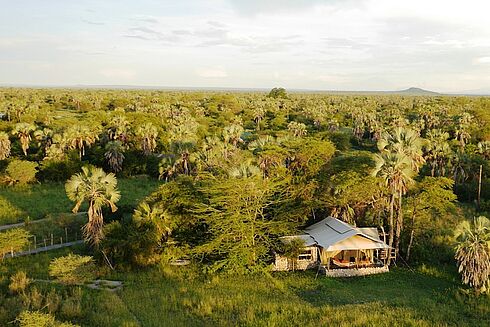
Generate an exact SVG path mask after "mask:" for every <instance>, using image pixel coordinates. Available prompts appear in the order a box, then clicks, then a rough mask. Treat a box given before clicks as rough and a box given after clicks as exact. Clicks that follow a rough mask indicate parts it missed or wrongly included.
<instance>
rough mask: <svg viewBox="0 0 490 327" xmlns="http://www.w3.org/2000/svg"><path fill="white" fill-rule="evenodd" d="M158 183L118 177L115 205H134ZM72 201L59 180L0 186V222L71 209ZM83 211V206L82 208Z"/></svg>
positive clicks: (15, 220)
mask: <svg viewBox="0 0 490 327" xmlns="http://www.w3.org/2000/svg"><path fill="white" fill-rule="evenodd" d="M159 184H160V182H158V181H156V180H153V179H142V178H132V179H120V180H118V185H119V190H120V191H121V200H120V201H119V203H118V206H120V207H122V208H125V207H134V206H136V205H137V204H138V203H139V202H140V201H141V200H142V199H144V198H145V197H146V196H147V195H148V194H150V193H151V192H152V191H153V190H155V189H156V188H157V187H158V185H159ZM72 208H73V203H72V202H71V201H70V200H69V199H68V198H67V196H66V193H65V185H64V184H62V183H44V184H35V185H30V186H28V187H24V188H12V187H1V188H0V225H5V224H10V223H16V222H22V221H25V219H26V218H27V217H29V218H30V219H31V220H36V219H41V218H44V217H45V216H46V215H48V214H53V215H55V214H57V213H68V212H71V209H72ZM82 210H83V208H82Z"/></svg>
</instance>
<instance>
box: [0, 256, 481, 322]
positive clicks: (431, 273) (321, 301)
mask: <svg viewBox="0 0 490 327" xmlns="http://www.w3.org/2000/svg"><path fill="white" fill-rule="evenodd" d="M66 252H67V251H61V252H60V251H57V252H55V253H50V254H39V255H36V256H33V257H24V258H18V259H16V260H15V261H14V260H11V261H9V262H8V263H7V264H6V265H4V266H3V267H2V268H1V269H2V274H4V276H5V275H8V274H9V273H13V272H15V271H18V270H24V271H26V272H27V274H28V276H31V278H39V279H47V278H48V265H49V263H50V260H51V259H52V258H55V257H59V256H61V255H63V254H65V253H66ZM7 271H8V273H7ZM106 277H107V278H110V279H115V280H122V281H124V289H123V290H122V291H120V292H118V293H111V292H107V291H97V290H90V289H88V288H82V292H83V295H82V296H81V297H80V306H81V308H80V311H79V312H78V314H77V315H76V316H75V317H70V316H69V314H67V313H68V311H67V309H66V308H65V309H64V310H63V309H62V306H63V305H62V304H61V303H60V304H59V306H60V307H59V308H57V310H54V312H56V316H57V317H59V319H60V320H71V321H73V322H74V323H78V324H81V325H83V326H114V327H115V326H136V325H138V323H139V324H141V325H143V326H162V325H173V326H189V325H192V326H204V325H206V326H209V325H211V326H213V325H219V326H223V325H230V324H235V325H245V326H271V325H276V326H291V325H298V324H306V325H333V326H338V325H344V326H351V325H356V326H365V325H377V326H389V325H417V326H434V325H440V326H443V325H452V326H484V325H487V324H488V323H490V321H489V317H490V311H489V310H490V302H489V299H488V298H481V297H480V298H478V299H472V298H470V297H468V295H466V294H464V293H462V292H460V290H459V280H458V277H457V274H456V271H455V268H454V267H451V268H443V267H440V268H435V267H428V266H421V267H419V268H417V269H416V270H415V271H411V270H408V269H400V268H395V269H394V270H393V271H392V272H390V273H389V274H383V275H374V276H369V277H362V278H350V279H331V278H325V277H318V278H316V279H315V272H314V271H312V272H306V273H305V272H297V273H280V274H274V275H273V276H264V275H246V276H224V275H219V276H218V275H214V276H213V275H203V274H202V273H201V272H200V271H198V270H197V269H194V268H189V267H173V268H170V267H162V268H152V269H145V270H141V271H138V272H120V273H113V274H109V275H107V276H106ZM7 285H8V281H7V279H6V278H4V279H3V280H2V282H1V284H0V287H1V288H0V289H1V290H2V293H1V294H7V289H6V287H7ZM33 287H36V288H37V289H39V290H40V292H41V293H42V294H44V295H47V294H49V292H50V289H55V290H56V292H57V293H59V294H65V295H64V296H67V297H69V298H72V301H74V300H73V298H74V297H75V296H74V295H73V294H74V293H76V292H77V291H76V290H77V287H76V286H61V285H57V284H56V285H51V284H46V283H41V282H37V283H33V285H32V284H31V286H30V289H31V290H32V288H33ZM9 298H11V296H9V295H4V296H3V297H2V296H0V306H1V307H3V308H5V310H3V311H1V312H2V313H1V315H0V322H2V323H4V322H6V321H9V319H13V318H14V317H15V316H16V314H17V313H18V312H19V311H20V310H21V308H20V307H13V305H14V304H16V303H18V302H12V301H11V300H9ZM8 309H11V310H12V311H11V312H10V311H8Z"/></svg>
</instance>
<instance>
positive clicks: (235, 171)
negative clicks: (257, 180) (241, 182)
mask: <svg viewBox="0 0 490 327" xmlns="http://www.w3.org/2000/svg"><path fill="white" fill-rule="evenodd" d="M228 174H229V175H230V176H231V177H233V178H248V177H253V176H258V175H260V174H261V171H260V169H259V167H257V166H255V165H254V164H252V162H251V161H247V162H243V163H241V164H240V166H238V167H234V168H232V169H230V171H229V172H228Z"/></svg>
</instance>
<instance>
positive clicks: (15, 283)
mask: <svg viewBox="0 0 490 327" xmlns="http://www.w3.org/2000/svg"><path fill="white" fill-rule="evenodd" d="M30 283H31V280H30V279H29V278H27V275H26V273H25V272H23V271H18V272H16V273H15V275H12V276H11V277H10V284H9V291H10V293H12V294H18V293H23V292H24V291H25V290H26V288H27V286H29V284H30Z"/></svg>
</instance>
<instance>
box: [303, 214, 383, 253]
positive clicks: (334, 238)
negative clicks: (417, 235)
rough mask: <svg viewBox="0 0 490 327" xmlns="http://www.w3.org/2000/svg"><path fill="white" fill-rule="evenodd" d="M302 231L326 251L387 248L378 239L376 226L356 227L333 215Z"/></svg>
mask: <svg viewBox="0 0 490 327" xmlns="http://www.w3.org/2000/svg"><path fill="white" fill-rule="evenodd" d="M304 231H305V233H306V234H308V235H309V236H310V237H311V238H312V239H314V240H315V242H316V244H318V245H320V246H321V247H323V248H324V250H326V251H338V250H356V249H388V248H389V246H388V245H387V244H386V243H384V242H383V241H381V240H380V239H379V235H378V231H377V229H376V228H357V227H354V226H352V225H349V224H347V223H345V222H343V221H340V220H338V219H336V218H333V217H328V218H325V219H323V220H322V221H319V222H317V223H316V224H313V225H311V226H309V227H307V228H305V230H304Z"/></svg>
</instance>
